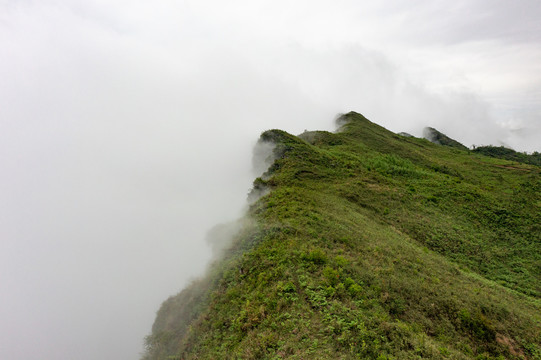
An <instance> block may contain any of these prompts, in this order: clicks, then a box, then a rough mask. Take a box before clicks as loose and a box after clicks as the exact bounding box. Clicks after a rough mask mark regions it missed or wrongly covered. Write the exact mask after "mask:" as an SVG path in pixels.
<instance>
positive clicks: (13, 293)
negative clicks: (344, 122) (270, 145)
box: [0, 0, 541, 360]
mask: <svg viewBox="0 0 541 360" xmlns="http://www.w3.org/2000/svg"><path fill="white" fill-rule="evenodd" d="M539 18H541V3H539V1H537V0H517V1H513V2H511V1H503V0H490V1H488V0H467V1H465V0H457V1H454V2H449V1H439V0H430V1H429V0H408V1H406V0H396V1H390V0H387V1H377V2H375V1H371V2H368V1H353V0H351V1H349V0H334V1H322V0H311V1H306V0H299V1H295V2H291V1H282V0H274V1H246V0H231V1H228V2H220V1H207V0H198V1H173V0H162V1H159V2H157V1H154V2H150V1H143V0H131V1H125V0H107V1H105V0H85V1H82V0H70V1H62V0H40V1H34V0H18V1H13V0H0V49H1V51H0V79H1V81H0V174H1V176H0V339H2V341H1V342H0V358H2V359H26V358H32V359H82V360H86V359H116V360H118V359H137V358H138V357H139V354H140V353H141V351H142V348H143V347H142V344H143V338H144V336H145V335H147V334H149V333H150V330H151V326H152V322H153V319H154V316H155V313H156V311H157V310H158V308H159V306H160V304H161V302H162V301H164V300H165V299H166V298H167V297H168V296H171V295H174V294H175V293H177V292H178V291H180V290H181V289H182V287H183V286H185V285H186V284H188V283H189V282H190V281H192V280H193V279H194V278H196V277H197V276H199V275H200V274H202V272H203V271H204V269H205V266H206V264H207V262H208V261H209V259H210V257H211V250H210V247H209V244H208V243H207V242H206V241H205V236H206V233H207V232H208V231H209V229H211V228H212V227H213V226H215V225H216V224H220V223H226V222H229V221H233V220H235V219H237V218H239V217H240V216H242V214H243V211H244V209H245V206H246V196H247V193H248V192H249V190H250V187H251V182H252V180H253V178H254V177H255V176H256V175H257V174H254V173H253V171H252V169H251V166H252V149H253V146H254V144H255V142H256V141H257V138H258V136H259V134H260V133H261V132H263V131H264V130H267V129H271V128H279V129H283V130H286V131H288V132H290V133H293V134H298V133H301V132H303V131H304V130H305V129H308V130H315V129H322V130H329V131H332V130H333V129H334V123H333V119H334V118H335V116H336V115H337V114H339V113H344V112H348V111H351V110H353V111H357V112H360V113H362V114H363V115H365V116H366V117H368V118H369V119H371V120H372V121H374V122H376V123H378V124H380V125H382V126H384V127H386V128H388V129H389V130H392V131H395V132H401V131H406V132H409V133H411V134H413V135H416V136H421V134H422V129H423V127H425V126H431V127H435V128H436V129H438V130H440V131H442V132H444V133H445V134H447V135H448V136H450V137H452V138H454V139H456V140H458V141H460V142H462V143H463V144H465V145H466V146H472V145H477V146H478V145H487V144H494V145H506V146H509V147H512V148H514V149H515V150H518V151H527V152H532V151H535V150H537V151H540V150H541V141H540V140H539V139H541V22H540V21H539Z"/></svg>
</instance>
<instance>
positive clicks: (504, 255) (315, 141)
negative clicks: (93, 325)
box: [144, 113, 541, 360]
mask: <svg viewBox="0 0 541 360" xmlns="http://www.w3.org/2000/svg"><path fill="white" fill-rule="evenodd" d="M341 121H342V123H343V125H342V127H341V129H340V131H339V132H337V133H329V132H311V133H309V134H305V136H302V138H301V137H296V136H293V135H290V134H288V133H286V132H283V131H280V130H271V131H267V132H265V133H263V134H262V136H261V141H266V142H272V143H274V144H275V145H276V146H275V150H274V152H275V156H276V160H275V161H274V163H273V165H272V166H271V167H270V169H269V171H268V173H267V174H266V176H264V177H263V178H258V179H257V180H256V181H255V183H256V185H257V187H258V188H259V189H261V188H268V189H269V190H270V192H268V194H267V195H265V196H263V197H262V198H261V199H259V200H258V201H257V202H255V203H254V204H253V205H252V206H251V208H250V210H249V213H248V215H247V216H249V217H251V218H252V219H253V220H254V221H251V222H246V224H247V225H246V226H245V227H244V228H243V229H242V230H241V231H240V232H239V234H238V235H237V238H236V240H235V242H234V243H233V245H232V246H231V247H230V248H229V249H228V250H227V251H226V252H225V254H224V256H223V259H221V260H219V261H217V262H215V263H214V264H213V265H212V266H211V268H210V270H209V272H208V274H207V275H206V277H205V278H204V279H202V280H200V281H197V282H194V283H193V284H192V285H191V286H189V287H187V288H186V289H184V290H183V291H182V292H181V293H179V294H178V295H176V296H174V297H171V298H170V299H168V300H167V301H166V302H165V303H164V304H163V305H162V307H161V309H160V311H159V312H158V316H157V319H156V322H155V324H154V327H153V331H152V334H151V335H149V336H148V337H147V342H146V343H147V352H146V354H145V355H144V359H286V358H287V359H381V360H383V359H400V360H402V359H537V360H540V359H541V176H540V174H541V168H540V167H538V166H535V165H529V164H524V163H516V162H510V161H508V160H502V159H499V158H492V157H486V156H484V155H481V154H479V153H477V152H472V151H469V150H467V149H462V148H460V147H449V146H442V145H437V144H433V143H431V142H429V141H427V140H424V139H418V138H414V137H404V136H399V135H396V134H394V133H392V132H390V131H387V130H386V129H384V128H382V127H380V126H378V125H376V124H373V123H371V122H370V121H368V120H367V119H365V118H364V117H363V116H362V115H360V114H357V113H349V114H346V115H344V116H343V117H342V118H341Z"/></svg>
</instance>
